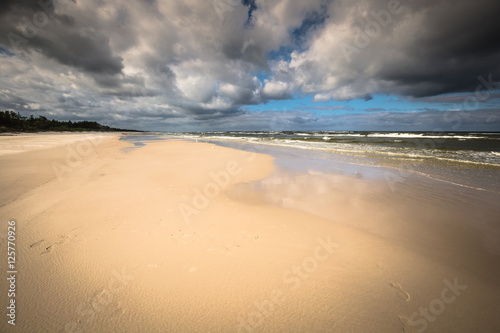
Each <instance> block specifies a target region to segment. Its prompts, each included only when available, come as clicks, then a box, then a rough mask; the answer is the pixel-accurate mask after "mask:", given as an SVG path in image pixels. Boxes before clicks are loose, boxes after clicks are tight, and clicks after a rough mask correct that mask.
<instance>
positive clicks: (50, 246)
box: [40, 245, 54, 254]
mask: <svg viewBox="0 0 500 333" xmlns="http://www.w3.org/2000/svg"><path fill="white" fill-rule="evenodd" d="M53 248H54V245H49V246H47V247H46V248H45V250H44V251H43V252H41V253H40V254H45V253H49V252H50V251H52V249H53Z"/></svg>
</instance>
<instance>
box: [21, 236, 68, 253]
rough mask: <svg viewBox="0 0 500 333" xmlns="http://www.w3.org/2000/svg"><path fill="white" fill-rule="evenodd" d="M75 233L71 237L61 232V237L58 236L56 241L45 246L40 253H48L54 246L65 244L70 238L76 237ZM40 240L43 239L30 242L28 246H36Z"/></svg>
mask: <svg viewBox="0 0 500 333" xmlns="http://www.w3.org/2000/svg"><path fill="white" fill-rule="evenodd" d="M76 236H77V235H74V236H73V238H72V237H70V236H68V235H67V234H63V235H62V236H61V237H59V239H58V241H57V242H55V243H53V244H51V245H49V246H47V247H46V248H45V250H44V251H42V252H41V253H40V254H46V253H49V252H51V251H52V250H54V248H55V247H57V246H59V245H63V244H67V243H69V242H70V241H71V240H72V239H74V238H76ZM42 242H44V240H43V239H42V240H41V241H38V242H36V243H34V244H31V245H30V247H31V248H33V247H37V246H38V245H40V244H41V243H42Z"/></svg>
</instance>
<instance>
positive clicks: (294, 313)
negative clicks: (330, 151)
mask: <svg viewBox="0 0 500 333" xmlns="http://www.w3.org/2000/svg"><path fill="white" fill-rule="evenodd" d="M68 135H69V136H71V135H70V134H68ZM68 135H67V136H64V137H63V136H61V135H43V140H44V142H45V143H44V144H43V147H35V146H36V145H39V137H40V136H38V135H32V136H22V135H21V136H16V138H15V140H17V141H16V143H15V144H13V143H12V142H13V141H12V140H14V139H12V138H11V137H0V147H2V150H5V149H6V148H5V147H7V146H9V145H10V146H14V147H11V148H12V150H13V151H16V152H17V153H11V154H7V153H5V152H4V153H3V154H2V155H1V156H0V171H1V174H0V185H1V196H0V219H1V221H2V223H1V229H0V233H1V235H2V236H3V237H2V238H1V244H2V245H1V248H2V249H4V250H3V251H4V254H3V258H4V259H2V260H3V261H4V263H5V265H2V267H6V262H7V253H6V247H7V239H6V234H7V227H8V221H9V220H15V221H16V258H17V261H16V269H17V274H16V297H15V301H16V303H15V304H16V320H15V324H16V325H15V326H12V325H10V324H8V320H9V317H8V316H6V315H5V314H7V311H8V309H6V307H7V306H8V304H9V303H8V302H9V300H10V298H8V297H7V295H6V292H5V291H7V290H8V289H9V283H8V281H7V280H6V279H5V277H8V274H7V273H6V269H4V271H3V272H2V276H4V278H2V281H3V282H2V284H1V285H0V287H1V290H2V294H1V295H2V296H1V299H0V301H1V306H2V307H3V309H4V315H3V316H2V317H3V319H2V320H1V321H0V331H1V332H93V333H96V332H398V333H399V332H403V331H404V332H423V331H425V332H498V329H499V328H500V317H499V316H498V315H497V312H498V311H497V304H498V300H499V296H500V288H499V284H498V282H496V280H495V278H494V277H495V276H497V273H498V255H496V254H495V253H494V249H495V242H494V241H495V240H496V238H495V237H496V236H495V235H494V236H493V240H494V241H493V245H491V246H490V247H488V246H481V244H484V242H483V240H482V239H480V238H481V237H483V236H484V230H483V231H477V228H474V227H472V226H470V225H467V224H466V223H465V224H460V225H459V226H458V227H457V226H455V225H451V224H449V223H451V222H449V221H448V220H446V223H442V224H440V225H438V226H434V227H433V226H432V225H430V223H422V225H421V226H415V223H417V222H415V221H416V220H418V219H417V218H414V219H412V218H411V216H409V215H408V214H406V215H405V214H400V213H398V212H400V210H399V209H398V207H401V206H398V205H399V203H398V202H397V201H391V200H392V199H391V200H389V198H390V197H388V196H384V193H385V192H384V191H386V190H385V189H384V186H383V184H379V183H377V182H375V181H373V182H368V181H366V180H363V179H355V178H350V177H344V176H333V175H327V177H329V178H328V179H329V181H330V183H329V184H330V185H328V186H326V185H324V184H325V183H324V181H319V182H318V181H317V177H318V175H293V181H290V180H288V183H287V184H288V185H287V186H284V187H283V186H281V187H280V188H279V190H273V189H272V188H271V187H269V186H268V187H266V186H262V183H260V184H261V186H260V187H259V190H258V191H256V189H255V188H252V186H253V185H252V184H257V183H258V182H254V181H258V180H261V179H266V177H268V176H270V175H273V176H272V177H269V178H267V180H266V181H267V183H265V182H266V181H264V184H267V185H272V183H273V181H274V183H275V184H276V183H279V184H281V185H282V184H283V183H286V181H284V179H287V177H292V176H290V175H286V176H283V177H281V178H280V177H276V171H274V173H273V170H274V166H273V161H272V158H271V157H270V156H267V155H260V154H254V153H248V152H241V151H238V150H234V149H229V148H222V147H216V146H213V145H211V144H206V143H192V142H184V141H174V140H172V141H166V142H156V143H149V144H148V145H147V146H145V147H142V148H140V149H133V150H131V151H129V152H128V153H126V154H125V153H124V152H123V148H125V147H128V146H129V145H130V144H128V143H126V142H123V141H118V136H117V135H110V136H108V137H106V138H103V139H100V140H96V138H95V134H86V135H87V137H85V135H84V136H83V137H82V136H74V137H73V139H74V140H72V139H71V138H70V137H68ZM81 139H83V140H81ZM9 140H10V141H9ZM60 140H63V141H60ZM77 140H79V141H77ZM61 143H62V144H61ZM27 146H31V148H29V149H27V148H26V147H27ZM23 147H24V148H23ZM7 150H9V149H7ZM273 179H274V180H273ZM280 179H281V180H280ZM315 179H316V180H315ZM322 179H324V178H322ZM311 189H312V190H311ZM283 191H285V192H286V193H285V192H283ZM301 196H309V197H311V196H316V198H318V200H317V204H318V206H315V207H312V208H311V207H301V202H303V201H301V199H300V198H301ZM415 200H416V202H418V203H425V202H426V201H421V200H419V199H418V198H415ZM275 201H276V202H277V203H278V204H276V202H275ZM273 203H274V204H273ZM401 205H403V203H401ZM302 206H303V204H302ZM391 207H394V209H391ZM308 210H309V212H308ZM425 210H427V212H428V213H430V214H433V212H436V214H437V213H442V214H444V215H443V218H444V219H448V218H450V217H449V216H445V215H446V214H445V213H444V212H446V211H447V210H446V209H445V208H443V210H442V211H440V210H432V209H430V208H428V207H425V206H424V207H422V206H420V208H415V214H417V213H418V212H419V211H420V212H422V211H425ZM329 211H330V213H328V212H329ZM318 212H319V214H318ZM313 213H314V214H313ZM405 213H408V211H407V210H405ZM417 215H418V214H417ZM406 219H407V220H406ZM403 220H404V221H403ZM398 221H403V222H405V223H397V222H398ZM407 221H410V222H411V223H410V222H407ZM491 228H492V230H493V231H495V232H496V230H498V229H495V228H494V226H492V227H491ZM408 235H409V236H408ZM412 235H415V240H414V241H413V242H405V240H409V239H412V237H411V236H412ZM441 235H448V237H444V236H443V238H441ZM476 238H477V239H476ZM442 239H443V240H442ZM464 247H465V248H464ZM457 249H461V252H459V253H456V254H455V255H453V253H455V252H454V251H455V250H457ZM492 265H493V266H492Z"/></svg>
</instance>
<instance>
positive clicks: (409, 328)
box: [398, 316, 418, 333]
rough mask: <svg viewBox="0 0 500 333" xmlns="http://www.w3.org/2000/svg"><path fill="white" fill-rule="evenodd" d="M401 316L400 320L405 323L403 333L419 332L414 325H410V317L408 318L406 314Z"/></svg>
mask: <svg viewBox="0 0 500 333" xmlns="http://www.w3.org/2000/svg"><path fill="white" fill-rule="evenodd" d="M398 318H399V321H400V322H401V324H403V330H402V331H401V333H416V332H418V331H417V330H416V329H415V327H412V326H411V325H410V320H409V319H408V318H406V317H405V316H398Z"/></svg>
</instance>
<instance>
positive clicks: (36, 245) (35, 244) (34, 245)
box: [30, 239, 45, 249]
mask: <svg viewBox="0 0 500 333" xmlns="http://www.w3.org/2000/svg"><path fill="white" fill-rule="evenodd" d="M43 242H45V239H42V240H39V241H38V242H36V243H33V244H31V245H30V249H32V248H34V247H38V246H40V245H41V244H42V243H43Z"/></svg>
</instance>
